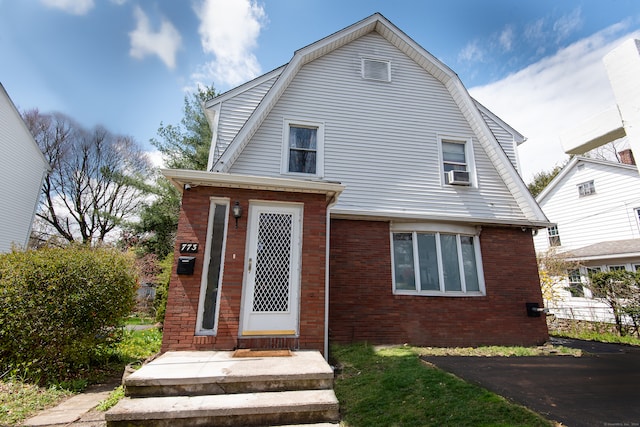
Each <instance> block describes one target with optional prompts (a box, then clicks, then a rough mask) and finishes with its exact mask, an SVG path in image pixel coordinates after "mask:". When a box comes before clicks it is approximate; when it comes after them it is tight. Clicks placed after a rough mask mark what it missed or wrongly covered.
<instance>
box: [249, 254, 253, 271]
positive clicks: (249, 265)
mask: <svg viewBox="0 0 640 427" xmlns="http://www.w3.org/2000/svg"><path fill="white" fill-rule="evenodd" d="M251 261H252V260H251V258H249V273H251Z"/></svg>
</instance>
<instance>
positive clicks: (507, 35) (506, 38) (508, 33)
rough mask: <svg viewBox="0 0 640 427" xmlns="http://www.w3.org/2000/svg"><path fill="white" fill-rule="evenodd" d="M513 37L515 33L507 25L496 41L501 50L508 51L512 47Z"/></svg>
mask: <svg viewBox="0 0 640 427" xmlns="http://www.w3.org/2000/svg"><path fill="white" fill-rule="evenodd" d="M514 37H515V33H514V31H513V27H511V26H507V27H506V28H505V29H504V30H502V32H501V33H500V36H498V43H499V44H500V47H502V50H504V51H506V52H509V51H510V50H511V49H512V48H513V39H514Z"/></svg>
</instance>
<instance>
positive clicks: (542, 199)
mask: <svg viewBox="0 0 640 427" xmlns="http://www.w3.org/2000/svg"><path fill="white" fill-rule="evenodd" d="M620 154H621V156H620V157H621V160H622V161H623V163H617V162H612V161H606V160H598V159H591V158H585V157H579V156H576V157H573V158H572V159H571V160H570V161H569V163H568V164H567V165H566V166H565V167H564V168H563V169H562V170H561V171H560V173H559V174H558V175H557V176H556V177H555V178H554V179H553V180H552V181H551V182H550V183H549V185H548V186H547V187H546V188H545V189H544V191H542V192H541V193H540V194H539V195H538V197H537V201H538V203H539V204H540V207H541V208H542V210H543V211H544V212H545V214H546V215H547V217H548V218H549V220H551V221H552V222H553V223H555V225H553V226H551V227H549V228H547V229H546V230H541V231H540V232H539V233H538V234H537V236H535V238H534V243H535V247H536V251H537V252H538V253H544V252H547V251H548V250H549V249H551V248H553V249H554V250H555V251H556V252H558V253H561V254H562V256H563V257H565V258H566V259H567V260H568V261H573V262H575V263H576V265H577V266H576V268H575V269H572V270H570V271H569V272H568V274H567V279H566V281H564V282H562V283H561V284H560V285H559V286H560V288H559V289H558V291H559V292H557V293H558V296H559V298H557V299H556V300H555V301H548V302H547V305H548V307H549V308H550V310H551V312H552V313H553V314H555V315H556V316H557V317H559V318H563V319H576V320H591V321H604V322H613V320H614V319H613V314H612V313H611V309H610V308H609V307H608V306H607V305H606V304H605V303H604V302H602V301H599V300H597V299H594V298H593V295H592V293H591V292H590V291H589V289H587V287H585V286H584V285H585V283H586V282H587V279H588V275H589V273H590V272H597V271H610V270H619V269H624V270H629V271H637V270H640V175H639V174H638V169H637V167H636V165H635V161H634V160H633V154H632V152H631V150H629V149H628V150H625V151H623V152H621V153H620Z"/></svg>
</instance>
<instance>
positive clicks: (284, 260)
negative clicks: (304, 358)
mask: <svg viewBox="0 0 640 427" xmlns="http://www.w3.org/2000/svg"><path fill="white" fill-rule="evenodd" d="M292 218H293V215H291V214H278V213H260V218H259V220H258V247H257V251H256V266H255V286H254V290H253V312H254V313H255V312H286V311H289V290H290V288H289V287H290V282H291V280H290V278H291V243H292V242H291V226H292Z"/></svg>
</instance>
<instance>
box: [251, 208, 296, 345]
mask: <svg viewBox="0 0 640 427" xmlns="http://www.w3.org/2000/svg"><path fill="white" fill-rule="evenodd" d="M248 220H249V230H248V232H249V237H248V239H249V240H248V246H247V256H246V260H245V269H246V270H245V287H244V291H243V295H242V302H243V304H242V305H243V309H242V310H243V313H242V324H241V329H240V335H242V336H258V335H297V334H298V319H299V305H300V304H299V301H298V298H299V295H300V249H301V241H302V239H301V229H302V227H301V220H302V206H301V205H294V204H277V205H275V204H274V205H264V204H252V205H250V207H249V219H248Z"/></svg>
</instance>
